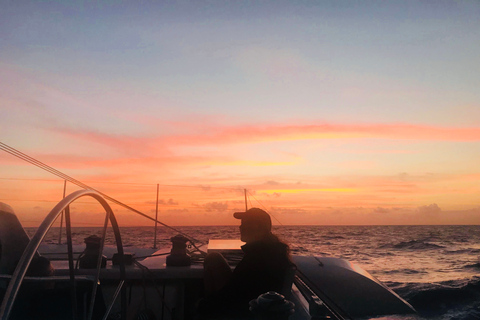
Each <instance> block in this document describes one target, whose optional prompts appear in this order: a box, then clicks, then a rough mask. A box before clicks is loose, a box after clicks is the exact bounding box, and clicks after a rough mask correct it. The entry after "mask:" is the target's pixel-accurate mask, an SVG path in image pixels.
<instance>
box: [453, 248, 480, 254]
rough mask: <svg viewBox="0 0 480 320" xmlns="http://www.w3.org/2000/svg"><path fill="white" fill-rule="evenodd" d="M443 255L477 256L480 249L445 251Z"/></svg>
mask: <svg viewBox="0 0 480 320" xmlns="http://www.w3.org/2000/svg"><path fill="white" fill-rule="evenodd" d="M444 253H445V254H479V253H480V249H459V250H445V252H444Z"/></svg>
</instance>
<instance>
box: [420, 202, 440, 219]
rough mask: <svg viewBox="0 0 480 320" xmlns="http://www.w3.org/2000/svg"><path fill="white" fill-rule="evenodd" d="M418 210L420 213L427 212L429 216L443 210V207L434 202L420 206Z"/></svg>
mask: <svg viewBox="0 0 480 320" xmlns="http://www.w3.org/2000/svg"><path fill="white" fill-rule="evenodd" d="M417 210H418V212H419V213H420V214H425V215H429V216H434V215H438V214H439V213H440V212H442V209H440V207H439V206H438V205H437V204H436V203H432V204H430V205H428V206H421V207H418V209H417Z"/></svg>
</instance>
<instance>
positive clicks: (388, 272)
mask: <svg viewBox="0 0 480 320" xmlns="http://www.w3.org/2000/svg"><path fill="white" fill-rule="evenodd" d="M382 273H383V274H398V273H400V274H427V273H428V272H427V271H425V270H414V269H394V270H385V271H383V272H382Z"/></svg>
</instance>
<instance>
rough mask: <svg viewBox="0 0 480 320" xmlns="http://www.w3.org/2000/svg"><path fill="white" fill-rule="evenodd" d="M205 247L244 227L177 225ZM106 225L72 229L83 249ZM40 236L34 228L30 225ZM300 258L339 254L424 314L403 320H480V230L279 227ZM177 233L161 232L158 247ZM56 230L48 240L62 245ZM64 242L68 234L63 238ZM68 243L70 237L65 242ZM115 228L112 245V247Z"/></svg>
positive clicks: (148, 239) (130, 232)
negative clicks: (92, 236)
mask: <svg viewBox="0 0 480 320" xmlns="http://www.w3.org/2000/svg"><path fill="white" fill-rule="evenodd" d="M176 228H177V229H178V230H179V231H181V232H184V233H185V234H188V235H189V236H190V237H192V238H195V239H197V240H198V241H199V242H201V243H207V242H208V239H238V238H239V236H240V233H239V230H238V227H237V226H214V227H205V226H202V227H176ZM100 230H101V229H100V228H78V227H77V228H73V237H74V242H75V243H76V244H82V243H83V239H84V238H85V237H87V236H89V235H91V234H98V235H99V234H100ZM120 231H121V236H122V241H123V243H124V246H125V247H126V250H127V251H128V247H145V248H146V247H149V248H151V247H153V241H154V228H153V227H126V228H121V229H120ZM27 232H28V233H29V234H30V235H33V233H34V232H35V228H27ZM273 232H274V233H275V234H277V235H278V236H279V237H280V238H281V239H282V240H283V241H285V242H286V243H288V244H289V245H290V247H291V251H292V253H293V254H299V255H317V256H327V257H338V258H343V259H346V260H349V261H351V262H353V263H356V264H357V265H359V266H360V267H362V268H363V269H365V270H367V271H368V272H370V273H371V274H372V275H373V276H375V277H376V278H378V279H379V280H380V281H382V282H383V283H385V284H386V285H387V286H389V287H390V288H391V289H393V290H394V291H395V292H396V293H398V294H399V295H400V296H401V297H402V298H404V299H405V300H406V301H408V302H409V303H410V304H411V305H413V307H415V309H416V310H417V311H418V314H419V315H418V316H414V317H407V318H405V317H400V318H398V317H397V318H396V319H417V320H421V319H436V320H440V319H441V320H447V319H448V320H450V319H456V320H467V319H480V277H479V272H480V262H479V256H480V226H274V230H273ZM176 234H177V233H176V232H175V231H172V230H170V229H167V228H165V227H159V228H158V230H157V245H156V246H157V248H158V249H162V248H164V249H167V248H170V246H171V242H170V238H171V237H172V236H174V235H176ZM58 237H59V235H58V228H52V230H51V231H50V232H49V234H48V235H47V238H46V239H45V242H46V243H57V242H58ZM63 239H65V236H63ZM64 241H65V240H64ZM113 244H114V238H113V232H111V231H110V230H109V232H108V234H107V238H106V245H113Z"/></svg>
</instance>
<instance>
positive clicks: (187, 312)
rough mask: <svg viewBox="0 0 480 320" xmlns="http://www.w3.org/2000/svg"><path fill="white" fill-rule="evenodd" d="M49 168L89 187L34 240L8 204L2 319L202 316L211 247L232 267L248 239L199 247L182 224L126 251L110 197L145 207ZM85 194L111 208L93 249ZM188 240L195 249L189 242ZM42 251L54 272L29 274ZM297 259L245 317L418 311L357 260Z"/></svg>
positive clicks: (2, 215) (4, 209) (0, 264)
mask: <svg viewBox="0 0 480 320" xmlns="http://www.w3.org/2000/svg"><path fill="white" fill-rule="evenodd" d="M22 157H24V158H25V157H26V156H25V155H23V154H22ZM36 165H38V161H37V163H36ZM41 167H42V168H43V169H47V170H48V171H50V172H52V173H54V174H56V175H59V176H61V177H62V178H64V179H68V180H69V181H71V182H73V183H75V184H77V185H78V186H80V187H82V188H83V189H82V190H77V191H75V192H72V193H71V194H69V195H68V196H65V197H64V198H63V200H61V201H60V202H58V203H57V204H56V205H55V206H54V208H53V209H52V210H51V211H50V212H49V213H48V215H47V216H46V217H45V219H44V220H43V222H42V223H41V224H40V226H39V227H38V229H37V231H36V232H35V234H34V235H33V237H32V238H31V239H29V238H28V236H27V235H26V233H25V230H24V229H23V228H22V226H21V224H20V222H19V221H18V218H16V216H15V213H14V210H13V208H11V207H9V206H8V205H7V204H0V227H1V230H0V231H1V232H0V248H1V251H0V253H1V254H2V255H1V256H0V273H1V274H0V299H1V300H2V301H1V307H0V319H1V320H7V319H14V320H15V319H89V320H90V319H104V320H108V319H112V320H113V319H162V320H163V319H166V320H170V319H171V320H174V319H175V320H176V319H179V320H181V319H199V318H198V312H197V311H198V308H197V307H198V301H199V300H201V299H202V297H203V272H204V270H203V264H202V261H203V258H204V257H205V254H207V253H208V252H212V251H217V252H220V253H222V254H223V255H224V256H225V257H226V258H227V259H228V260H229V263H230V265H231V268H234V267H235V264H236V263H237V262H238V261H239V259H241V255H242V251H241V249H240V245H241V244H242V243H241V242H240V240H238V241H235V240H233V241H232V240H218V239H217V240H211V241H209V243H208V244H206V245H203V246H197V244H196V243H195V240H194V239H192V238H191V237H190V236H189V235H186V234H183V233H181V232H179V235H178V236H176V237H173V238H172V249H171V250H165V249H163V250H158V251H154V252H151V253H150V254H149V255H148V256H146V257H145V256H139V255H135V251H137V250H139V249H135V248H131V247H129V248H128V250H129V252H125V248H124V247H123V245H122V236H121V232H120V227H119V225H118V223H117V220H116V217H115V214H114V212H113V210H112V208H111V206H110V204H109V201H110V202H115V203H117V204H121V205H123V206H125V207H127V208H129V209H131V210H132V211H133V212H134V213H135V214H140V215H143V214H142V213H141V212H139V211H137V210H135V209H133V208H130V207H128V206H126V205H124V204H122V203H120V202H119V201H117V200H115V199H112V198H111V197H109V196H108V195H106V194H104V193H102V192H100V191H98V190H95V189H93V188H91V187H89V186H86V185H85V184H82V183H81V182H79V181H78V180H75V179H73V178H71V177H69V176H67V175H65V174H62V173H60V172H59V171H57V170H54V169H53V168H51V167H48V166H46V165H44V164H41ZM84 197H89V198H93V199H94V200H96V201H97V202H98V203H99V204H100V205H101V206H102V207H103V209H104V210H105V219H104V225H103V229H102V236H101V237H98V239H94V238H89V239H87V238H86V239H85V240H86V241H85V244H86V248H85V250H83V251H82V248H78V247H74V245H73V242H72V226H71V221H70V220H71V219H70V206H71V205H72V204H73V203H74V202H75V201H77V200H78V199H80V198H84ZM63 215H64V216H65V227H66V234H67V242H66V244H65V245H58V246H56V247H52V245H49V246H45V245H43V244H42V241H43V239H44V238H45V236H46V234H47V232H48V231H49V230H50V229H51V227H52V225H53V224H54V222H55V221H56V220H57V218H59V217H61V216H62V217H63ZM144 216H145V215H144ZM145 217H147V216H145ZM147 218H149V219H151V220H152V218H150V217H147ZM153 220H155V222H156V223H157V222H158V223H160V224H162V225H164V226H167V225H165V224H163V223H162V222H160V221H157V220H156V219H153ZM109 227H110V228H111V229H112V230H113V233H114V236H115V243H116V246H115V247H105V245H104V244H105V235H106V231H107V228H109ZM167 227H169V226H167ZM187 242H188V243H189V244H191V247H192V248H191V249H189V250H187V246H186V244H187ZM89 244H90V245H89ZM89 246H90V248H89ZM92 248H93V249H92ZM48 251H50V252H48ZM39 257H48V258H49V260H50V263H51V265H52V266H53V270H51V272H50V273H49V274H48V275H38V274H35V273H33V274H29V272H30V271H31V270H29V267H30V266H31V265H32V263H34V262H35V261H38V260H39ZM87 258H88V259H87ZM292 260H293V262H294V266H292V268H290V269H289V270H288V272H287V273H286V274H285V279H284V285H283V288H282V292H266V293H265V294H264V295H262V296H260V297H258V298H257V299H253V300H252V301H250V309H251V310H252V314H251V315H250V316H242V317H240V318H238V319H252V318H253V317H254V316H255V317H256V318H261V319H273V318H275V319H280V316H279V315H278V314H276V315H275V313H272V312H273V311H272V310H269V308H268V307H269V306H276V308H277V309H276V310H278V306H279V305H282V306H284V307H285V308H283V309H282V310H283V311H284V315H283V316H282V317H283V318H282V319H290V320H307V319H338V320H340V319H372V318H378V317H382V316H388V315H411V314H415V309H414V308H413V307H412V306H411V305H410V304H409V303H408V302H406V301H405V300H403V299H402V298H401V297H400V296H398V295H397V294H396V293H395V292H393V291H392V290H391V289H390V288H388V287H387V286H386V285H384V284H383V283H382V282H380V281H379V280H378V279H376V278H375V277H373V276H372V275H371V274H369V273H368V272H367V271H365V270H363V269H362V268H361V267H360V266H358V265H356V264H354V263H351V262H349V261H347V260H344V259H340V258H332V257H322V256H316V255H308V256H302V255H293V256H292ZM17 261H18V262H17ZM82 263H83V265H82ZM260 309H261V310H260ZM258 310H260V311H262V312H263V311H265V313H262V312H258ZM272 317H273V318H272ZM221 319H226V318H221ZM228 319H230V318H228ZM235 319H237V318H235Z"/></svg>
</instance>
